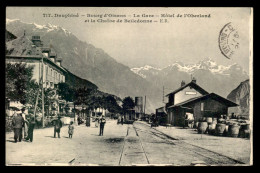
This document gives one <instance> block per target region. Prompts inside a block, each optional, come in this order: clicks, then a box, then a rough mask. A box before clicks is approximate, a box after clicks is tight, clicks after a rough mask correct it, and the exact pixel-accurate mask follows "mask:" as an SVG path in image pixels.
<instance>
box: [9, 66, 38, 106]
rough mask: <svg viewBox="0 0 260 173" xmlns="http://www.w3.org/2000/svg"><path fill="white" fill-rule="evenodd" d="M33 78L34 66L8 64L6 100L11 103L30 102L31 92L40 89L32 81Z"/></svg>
mask: <svg viewBox="0 0 260 173" xmlns="http://www.w3.org/2000/svg"><path fill="white" fill-rule="evenodd" d="M32 76H33V66H26V64H25V63H15V64H11V63H7V64H6V66H5V78H6V89H5V94H6V98H8V99H10V100H11V101H19V102H21V103H22V104H25V103H26V102H28V100H29V99H30V97H29V96H30V92H31V91H32V89H36V88H37V87H38V86H37V84H36V82H35V81H34V80H32ZM27 94H29V96H28V95H27ZM29 102H30V101H29Z"/></svg>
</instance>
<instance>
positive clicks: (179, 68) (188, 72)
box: [131, 58, 249, 97]
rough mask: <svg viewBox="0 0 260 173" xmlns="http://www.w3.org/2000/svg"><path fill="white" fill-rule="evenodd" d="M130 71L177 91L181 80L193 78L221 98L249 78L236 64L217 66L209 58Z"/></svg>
mask: <svg viewBox="0 0 260 173" xmlns="http://www.w3.org/2000/svg"><path fill="white" fill-rule="evenodd" d="M131 70H132V71H133V72H134V73H136V74H138V75H139V76H141V77H143V78H145V79H146V80H148V81H150V82H154V83H155V84H157V86H158V87H162V86H166V87H167V88H173V89H177V88H178V87H179V84H180V82H181V81H182V80H185V81H186V82H190V80H191V76H193V77H195V78H196V79H197V81H198V84H199V85H201V86H202V87H203V88H205V89H206V90H208V91H209V92H215V93H217V94H220V95H222V96H223V97H226V96H227V94H228V93H230V91H231V90H232V89H233V88H235V86H237V85H238V84H240V82H241V81H244V80H246V79H248V78H249V76H248V74H247V73H246V71H244V70H243V68H242V67H241V66H239V65H238V64H236V63H235V64H233V65H228V66H224V65H219V64H217V63H216V62H215V61H213V60H212V59H210V58H205V59H204V60H202V61H199V62H198V63H195V64H184V63H182V62H178V61H177V62H175V63H173V64H171V65H168V66H167V67H164V68H161V69H160V68H155V67H152V66H149V65H146V66H144V67H140V68H132V69H131ZM220 86H221V87H220Z"/></svg>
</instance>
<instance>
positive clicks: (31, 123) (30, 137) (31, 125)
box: [26, 117, 35, 142]
mask: <svg viewBox="0 0 260 173" xmlns="http://www.w3.org/2000/svg"><path fill="white" fill-rule="evenodd" d="M34 126H35V119H34V117H31V119H30V121H29V126H28V136H27V137H26V140H30V141H31V142H32V141H33V129H34Z"/></svg>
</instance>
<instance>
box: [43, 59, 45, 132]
mask: <svg viewBox="0 0 260 173" xmlns="http://www.w3.org/2000/svg"><path fill="white" fill-rule="evenodd" d="M42 127H43V128H44V127H45V124H44V88H43V57H42Z"/></svg>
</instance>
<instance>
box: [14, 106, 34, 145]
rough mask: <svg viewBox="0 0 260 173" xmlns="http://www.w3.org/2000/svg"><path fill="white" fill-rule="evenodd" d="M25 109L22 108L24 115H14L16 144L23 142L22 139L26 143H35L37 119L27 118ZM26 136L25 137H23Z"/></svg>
mask: <svg viewBox="0 0 260 173" xmlns="http://www.w3.org/2000/svg"><path fill="white" fill-rule="evenodd" d="M24 111H25V109H24V108H22V113H20V114H17V113H16V112H15V113H14V115H13V119H12V125H13V129H14V142H15V143H16V142H21V141H22V138H24V139H25V140H26V141H30V142H32V141H33V129H34V125H35V119H34V117H33V116H26V115H25V113H24ZM23 134H24V135H23Z"/></svg>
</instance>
